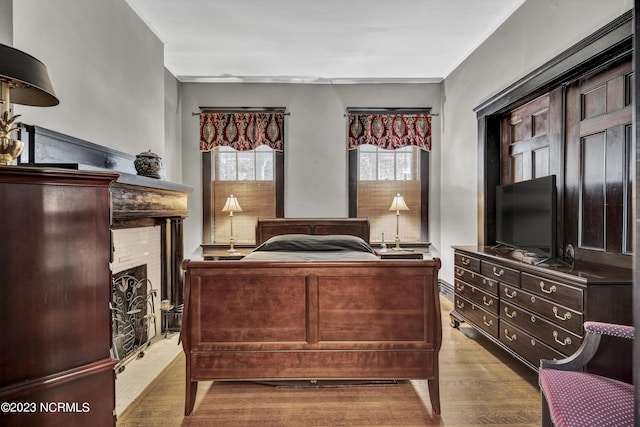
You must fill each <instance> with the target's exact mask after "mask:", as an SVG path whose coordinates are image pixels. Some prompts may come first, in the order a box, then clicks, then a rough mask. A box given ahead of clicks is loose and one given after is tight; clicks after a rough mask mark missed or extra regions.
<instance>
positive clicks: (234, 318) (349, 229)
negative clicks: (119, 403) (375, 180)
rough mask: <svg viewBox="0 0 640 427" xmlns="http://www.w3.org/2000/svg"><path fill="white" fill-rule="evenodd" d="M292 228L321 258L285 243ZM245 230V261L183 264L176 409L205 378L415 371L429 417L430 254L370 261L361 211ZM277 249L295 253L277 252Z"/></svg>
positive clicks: (408, 375)
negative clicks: (251, 238) (423, 383)
mask: <svg viewBox="0 0 640 427" xmlns="http://www.w3.org/2000/svg"><path fill="white" fill-rule="evenodd" d="M292 234H296V235H303V234H305V235H323V236H324V237H313V236H312V237H305V236H302V237H303V240H305V241H306V240H313V241H314V244H315V241H318V240H319V241H321V244H322V245H323V247H322V251H321V252H323V253H322V254H321V255H322V257H323V258H321V259H320V260H314V258H307V256H312V255H313V254H312V253H311V252H314V251H310V252H309V253H306V252H305V250H306V247H303V248H302V250H300V247H299V246H295V245H294V246H293V247H289V246H287V245H288V244H290V241H289V238H290V237H291V238H294V237H300V236H292ZM278 235H284V236H282V237H281V238H277V237H276V238H273V239H269V238H271V237H274V236H278ZM353 235H355V236H357V237H345V236H353ZM256 236H257V244H259V245H261V246H260V247H259V248H257V249H260V250H256V251H254V252H253V253H252V254H250V255H249V256H248V257H247V258H249V259H248V260H244V259H243V260H240V261H189V260H185V261H184V262H183V269H184V270H185V274H186V277H185V305H184V313H183V319H182V331H181V339H182V345H183V348H184V352H185V354H186V398H185V415H189V414H191V412H192V411H193V407H194V403H195V398H196V391H197V384H198V381H210V380H219V381H230V380H234V381H236V380H246V381H284V380H287V381H290V380H305V381H306V380H309V381H314V380H409V379H424V380H427V381H428V388H429V394H430V400H431V406H432V409H433V411H434V412H435V413H436V414H439V413H440V397H439V381H438V352H439V350H440V344H441V340H442V325H441V317H440V302H439V298H438V270H439V269H440V265H441V264H440V260H439V259H437V258H436V259H432V260H399V261H392V260H380V259H378V258H377V257H375V255H372V251H371V249H370V246H369V245H368V242H369V223H368V220H366V219H331V220H320V219H314V220H300V219H295V220H288V219H277V220H261V221H258V224H257V228H256ZM358 238H361V239H362V240H360V239H358ZM268 239H269V240H268ZM345 241H346V242H347V245H348V246H349V248H348V249H349V251H343V249H342V247H341V246H340V245H342V244H343V242H345ZM283 242H284V243H283ZM296 244H297V241H296ZM269 245H271V246H269ZM283 245H284V246H283ZM332 245H339V247H338V251H337V255H338V259H339V260H334V259H335V257H334V259H332V258H330V257H328V255H327V254H328V252H330V251H331V250H333V249H334V248H333V246H332ZM353 245H357V248H356V250H357V251H361V250H362V251H363V253H362V254H357V253H356V254H350V251H351V249H352V247H351V246H353ZM265 246H266V247H267V249H266V251H267V252H269V251H270V250H271V249H273V251H272V252H273V254H266V255H265V250H264V248H265ZM367 248H368V249H367ZM283 249H284V250H289V252H291V255H294V256H297V257H298V258H296V260H295V261H290V260H287V258H286V255H285V258H284V259H281V258H278V257H281V256H282V255H281V254H278V253H277V252H278V251H279V250H283ZM367 251H368V252H370V253H368V254H366V253H364V252H367ZM348 252H349V254H348ZM253 254H256V255H258V258H257V260H255V261H252V260H251V259H250V258H251V257H252V255H253ZM270 255H274V256H276V259H277V260H272V257H271V256H270ZM265 256H266V258H265ZM265 259H266V260H265Z"/></svg>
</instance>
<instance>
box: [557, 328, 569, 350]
mask: <svg viewBox="0 0 640 427" xmlns="http://www.w3.org/2000/svg"><path fill="white" fill-rule="evenodd" d="M553 339H554V340H555V342H557V343H558V344H560V345H562V346H565V345H571V338H569V337H566V338H565V339H564V341H560V340H559V339H558V331H553Z"/></svg>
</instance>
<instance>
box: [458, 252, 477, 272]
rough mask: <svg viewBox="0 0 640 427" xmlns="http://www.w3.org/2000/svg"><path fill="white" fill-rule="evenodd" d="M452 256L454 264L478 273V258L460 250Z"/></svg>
mask: <svg viewBox="0 0 640 427" xmlns="http://www.w3.org/2000/svg"><path fill="white" fill-rule="evenodd" d="M454 258H455V260H454V263H455V265H458V266H460V267H464V268H466V269H467V270H471V271H475V272H476V273H480V260H479V259H478V258H474V257H471V256H469V255H465V254H462V253H460V252H456V253H455V254H454Z"/></svg>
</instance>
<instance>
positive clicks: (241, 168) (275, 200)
mask: <svg viewBox="0 0 640 427" xmlns="http://www.w3.org/2000/svg"><path fill="white" fill-rule="evenodd" d="M283 115H284V114H283V113H279V114H277V113H276V114H272V113H201V116H200V138H201V142H200V144H201V151H202V171H203V173H202V180H203V185H202V188H203V246H207V245H218V244H220V245H226V244H228V243H229V238H230V236H231V224H230V222H231V221H230V219H229V218H230V215H229V213H226V212H224V213H223V212H222V208H223V207H224V205H225V202H226V201H227V198H228V197H229V196H231V195H234V196H235V197H236V199H237V201H238V204H239V205H240V207H241V208H242V211H241V212H234V214H233V237H234V238H235V242H236V245H243V244H245V245H254V244H255V224H256V221H257V219H258V218H275V217H282V216H284V215H283V214H284V200H283V195H284V152H283V145H284V144H283V135H282V131H283V125H282V117H283Z"/></svg>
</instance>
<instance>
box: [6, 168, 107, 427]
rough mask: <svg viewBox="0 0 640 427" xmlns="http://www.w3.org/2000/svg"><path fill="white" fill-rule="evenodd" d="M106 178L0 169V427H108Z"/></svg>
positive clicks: (80, 173) (103, 176)
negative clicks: (0, 332) (1, 426)
mask: <svg viewBox="0 0 640 427" xmlns="http://www.w3.org/2000/svg"><path fill="white" fill-rule="evenodd" d="M116 178H117V175H116V174H112V173H94V172H79V171H68V170H62V169H53V168H50V169H42V168H30V167H12V166H3V167H1V168H0V239H1V241H2V243H1V244H0V265H1V267H0V322H1V324H2V327H3V333H2V334H1V335H0V343H1V344H0V346H1V348H2V350H1V351H0V403H2V405H3V406H2V410H1V411H0V425H3V426H13V425H15V426H25V425H32V426H36V425H37V426H50V425H60V426H63V425H64V426H92V427H98V426H113V425H115V417H114V408H115V377H114V372H113V366H114V365H115V361H114V360H113V359H112V358H111V354H110V348H111V314H110V311H109V301H110V299H111V271H110V267H109V262H110V257H111V231H110V222H111V212H110V195H109V185H110V184H111V182H112V181H114V180H115V179H116Z"/></svg>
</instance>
